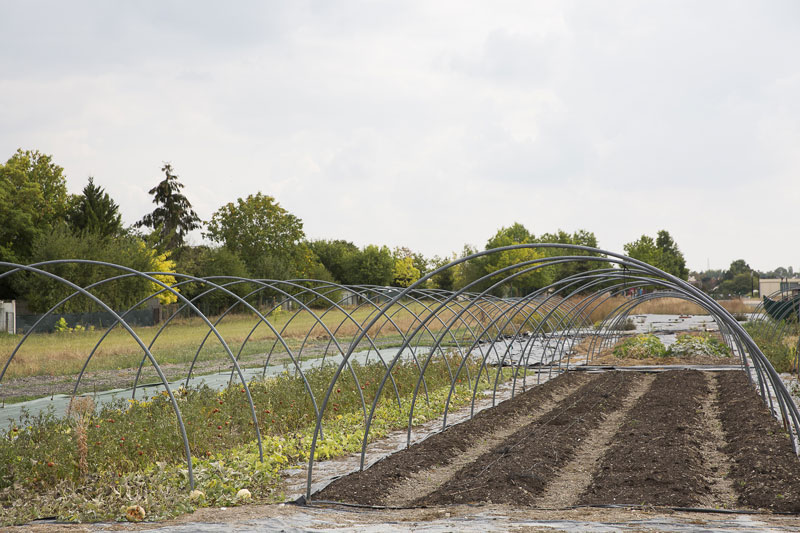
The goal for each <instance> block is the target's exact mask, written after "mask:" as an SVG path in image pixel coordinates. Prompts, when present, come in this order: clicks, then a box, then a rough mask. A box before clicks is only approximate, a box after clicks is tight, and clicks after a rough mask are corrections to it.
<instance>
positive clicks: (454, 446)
mask: <svg viewBox="0 0 800 533" xmlns="http://www.w3.org/2000/svg"><path fill="white" fill-rule="evenodd" d="M598 377H599V376H597V375H583V376H582V375H579V374H573V373H567V374H563V375H561V376H559V377H557V378H555V379H553V380H550V381H548V382H546V383H544V384H542V385H539V386H537V387H534V388H531V389H528V390H527V391H526V392H524V393H522V394H518V395H517V396H515V397H514V398H513V399H512V400H508V401H505V402H502V403H500V404H499V405H497V406H496V407H494V408H492V409H487V410H485V411H481V412H480V413H478V414H476V415H475V417H473V418H472V419H470V420H468V421H466V422H463V423H461V424H457V425H454V426H451V427H449V428H447V429H446V430H445V431H443V432H441V433H437V434H435V435H432V436H431V437H429V438H427V439H425V440H424V441H423V442H421V443H419V444H417V445H415V446H412V447H410V448H408V449H405V450H402V451H400V452H397V453H395V454H392V455H390V456H388V457H386V458H384V459H382V460H380V461H378V462H377V463H375V464H374V465H372V466H371V467H369V468H368V469H366V470H363V471H361V472H356V473H354V474H351V475H349V476H346V477H344V478H340V479H338V480H336V481H334V482H333V483H331V484H330V485H328V486H327V487H326V488H325V489H323V490H322V491H320V492H319V493H318V494H315V495H314V497H313V499H315V500H329V501H338V502H352V503H364V504H368V505H387V504H390V503H391V504H392V505H394V503H393V502H392V501H391V499H390V497H389V496H390V494H391V493H392V492H393V491H394V488H395V487H396V486H399V485H401V484H403V483H406V480H407V479H408V478H409V477H410V476H413V475H414V474H415V473H417V472H428V471H430V470H431V469H434V468H437V467H445V466H446V465H447V464H448V463H449V462H451V461H452V460H453V459H454V458H456V457H458V456H459V455H461V454H464V453H466V452H467V451H468V450H470V449H471V448H472V447H474V446H475V445H476V443H479V442H480V441H481V440H482V439H484V438H485V437H486V436H487V435H491V434H492V433H494V432H497V431H501V430H502V429H503V428H504V427H505V426H506V424H509V423H513V422H511V421H513V420H515V419H518V418H522V417H524V416H531V414H532V413H533V416H535V413H537V412H541V411H543V409H542V406H543V405H545V404H549V403H550V402H552V401H555V399H556V398H563V397H565V396H566V395H568V394H570V393H571V392H572V391H573V390H574V389H575V388H577V387H580V386H582V385H583V384H585V383H588V382H591V381H593V380H595V379H597V378H598ZM418 495H419V493H418ZM401 497H403V496H402V495H401Z"/></svg>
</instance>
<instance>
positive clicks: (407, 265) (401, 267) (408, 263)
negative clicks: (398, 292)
mask: <svg viewBox="0 0 800 533" xmlns="http://www.w3.org/2000/svg"><path fill="white" fill-rule="evenodd" d="M392 274H393V277H394V279H393V280H392V285H394V286H395V287H408V286H409V285H411V284H412V283H414V282H415V281H417V280H418V279H419V278H420V273H419V269H418V268H417V267H415V266H414V259H413V258H411V257H397V258H395V260H394V271H393V273H392Z"/></svg>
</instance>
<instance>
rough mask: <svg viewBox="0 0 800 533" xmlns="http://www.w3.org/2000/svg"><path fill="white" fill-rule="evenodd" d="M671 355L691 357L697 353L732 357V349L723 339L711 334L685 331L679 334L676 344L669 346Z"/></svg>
mask: <svg viewBox="0 0 800 533" xmlns="http://www.w3.org/2000/svg"><path fill="white" fill-rule="evenodd" d="M668 351H669V355H672V356H673V357H691V356H695V355H707V356H710V357H730V355H731V350H730V348H728V346H726V345H725V343H723V342H722V341H721V340H719V339H717V338H716V337H712V336H711V335H709V334H707V333H706V334H704V335H690V334H688V333H684V334H682V335H678V340H677V341H675V344H673V345H672V346H670V347H669V350H668Z"/></svg>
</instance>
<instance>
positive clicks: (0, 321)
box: [0, 300, 17, 333]
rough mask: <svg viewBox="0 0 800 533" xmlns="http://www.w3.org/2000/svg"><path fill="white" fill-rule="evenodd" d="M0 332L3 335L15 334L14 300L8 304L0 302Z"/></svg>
mask: <svg viewBox="0 0 800 533" xmlns="http://www.w3.org/2000/svg"><path fill="white" fill-rule="evenodd" d="M0 331H2V332H3V333H16V332H17V306H16V302H15V301H14V300H11V301H10V302H4V301H2V300H0Z"/></svg>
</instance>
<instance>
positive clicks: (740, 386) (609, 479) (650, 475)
mask: <svg viewBox="0 0 800 533" xmlns="http://www.w3.org/2000/svg"><path fill="white" fill-rule="evenodd" d="M641 379H643V378H642V374H641V373H637V372H606V373H602V374H589V373H572V372H569V373H567V374H565V375H562V376H561V377H559V378H557V379H555V380H552V381H550V382H548V383H546V384H544V385H540V386H538V387H535V388H533V389H531V390H529V391H527V392H525V393H523V394H521V395H518V396H517V397H516V398H514V399H513V400H509V401H507V402H503V403H501V404H500V405H499V406H497V407H495V408H493V409H489V410H486V411H483V412H481V413H479V414H478V415H476V416H475V417H474V418H473V419H472V420H470V421H467V422H464V423H462V424H458V425H456V426H453V427H451V428H448V430H446V431H444V432H442V433H439V434H437V435H434V436H432V437H430V438H428V439H426V440H425V441H423V442H421V443H419V444H417V445H415V446H412V447H411V448H409V449H407V450H403V451H401V452H398V453H396V454H394V455H391V456H389V457H387V458H386V459H384V460H382V461H379V462H378V463H376V464H375V465H373V466H372V467H370V468H368V469H367V470H365V471H363V472H359V473H356V474H352V475H350V476H346V477H344V478H341V479H338V480H336V481H335V482H334V483H332V484H331V485H329V486H328V487H327V488H326V489H324V490H323V491H321V492H320V493H318V494H316V495H314V497H313V498H312V499H314V500H329V501H341V502H351V503H360V504H370V505H392V504H393V503H394V502H396V501H401V500H399V499H398V498H400V494H405V492H404V491H406V492H407V491H408V487H409V486H412V491H411V492H412V495H411V498H410V499H408V500H405V501H411V500H413V498H414V497H416V496H417V495H416V494H414V490H413V487H417V485H416V483H418V482H419V480H422V479H436V480H437V481H436V482H435V483H432V482H430V481H426V483H428V484H429V486H428V488H427V489H426V490H421V491H420V492H422V494H419V497H418V499H417V500H416V501H415V502H414V504H415V505H423V506H427V505H441V504H457V503H472V502H491V503H499V504H508V505H517V506H525V507H535V506H537V505H540V502H541V501H542V499H541V496H542V494H543V493H545V492H546V491H547V490H548V487H554V486H555V485H556V484H554V483H551V482H552V481H553V480H555V479H559V480H560V481H563V480H564V479H570V478H569V477H568V476H567V477H564V476H561V477H559V476H560V474H561V472H562V471H563V470H562V469H563V467H564V466H565V465H567V464H568V463H569V464H571V463H570V461H571V460H572V459H575V458H580V457H583V456H584V455H586V453H585V450H583V449H582V448H581V446H584V442H585V441H586V440H587V437H588V436H589V435H591V434H593V433H592V432H593V431H595V430H597V431H600V429H602V428H600V426H601V424H602V422H603V421H604V419H606V418H607V416H608V415H610V414H611V413H613V412H619V410H620V409H622V408H623V405H626V407H625V409H626V410H627V411H626V412H627V414H626V415H624V418H623V420H622V423H621V425H620V426H619V427H620V429H619V430H618V431H617V432H616V435H615V436H614V438H613V440H612V441H611V442H612V444H611V445H610V447H609V448H608V449H607V450H606V451H605V453H604V454H603V456H602V457H601V459H600V461H598V462H596V463H595V462H594V460H593V461H592V463H591V464H587V465H586V471H588V472H591V471H592V470H594V473H593V475H592V482H591V483H590V484H589V487H588V488H587V489H586V490H585V491H584V489H583V487H585V484H584V485H581V486H575V487H573V488H572V490H573V491H574V492H573V494H579V493H581V492H582V491H583V492H582V494H581V496H580V498H579V502H580V503H582V504H614V503H616V504H644V505H654V506H668V507H693V506H706V505H717V504H716V503H713V502H719V501H733V493H732V491H731V488H730V484H729V483H727V481H726V482H725V483H720V480H726V479H728V480H730V481H732V482H733V486H734V489H735V490H736V492H737V494H738V498H739V505H740V506H741V507H742V508H750V509H756V508H759V509H768V510H772V511H790V512H800V460H798V458H797V456H796V455H795V454H794V452H793V451H792V447H791V444H790V441H789V439H788V436H787V434H786V432H785V431H784V430H783V429H782V427H781V426H780V425H779V424H778V423H777V422H776V420H775V419H774V418H773V417H772V415H771V414H770V412H769V411H768V409H766V408H765V406H764V404H763V402H762V401H761V398H760V397H759V395H758V394H757V392H756V391H755V389H754V388H753V387H752V385H751V384H750V383H749V382H748V380H747V377H746V375H745V374H744V373H743V372H738V371H722V372H715V373H714V374H709V373H705V374H704V373H702V372H698V371H695V370H683V371H671V372H663V373H659V374H657V375H656V378H655V379H654V380H653V381H652V384H651V385H650V387H649V388H648V389H646V391H645V392H644V394H643V395H642V396H641V397H640V398H639V399H638V400H636V401H635V402H634V403H633V404H632V407H631V402H632V401H633V399H632V398H630V399H629V400H628V401H627V404H626V403H625V398H626V397H627V396H630V395H631V394H632V391H633V390H634V389H638V390H639V392H637V394H641V390H642V388H643V387H644V386H645V384H643V383H640V382H639V381H637V380H641ZM712 379H716V382H715V381H710V380H712ZM637 384H640V385H641V386H637ZM714 384H716V390H717V392H716V393H714V392H713V387H709V385H714ZM565 388H568V389H569V390H571V392H569V391H568V390H565ZM715 394H718V396H717V397H718V401H717V402H714V401H713V399H712V398H714V397H715ZM548 399H550V400H551V401H550V402H549V406H548V408H547V409H542V408H541V407H540V408H539V409H538V410H537V406H541V404H542V402H544V401H547V400H548ZM628 409H629V410H628ZM617 416H619V415H617ZM709 417H710V418H709ZM709 420H715V421H716V420H718V421H719V423H717V422H714V423H715V424H718V425H717V426H716V427H719V424H721V426H722V430H721V431H720V430H716V431H709V425H708V424H709ZM514 428H519V429H516V430H515V429H514ZM503 430H505V431H503ZM608 430H609V429H603V431H608ZM723 433H724V438H723ZM509 434H510V436H506V435H509ZM496 443H500V444H498V445H495V444H496ZM482 448H483V449H482ZM486 450H488V451H486ZM703 450H706V453H707V454H709V455H708V456H704V455H703ZM709 450H711V451H710V452H709ZM472 457H475V459H472ZM575 460H577V459H575ZM451 463H452V464H451ZM448 464H449V465H450V466H449V467H446V468H444V469H440V468H437V467H440V466H443V465H448ZM573 466H574V465H573ZM570 468H572V466H570ZM720 472H722V473H720ZM725 472H729V474H728V476H727V478H726V477H723V476H724V473H725ZM437 476H439V477H437ZM584 479H585V478H584ZM404 482H405V484H404ZM584 483H585V482H584ZM723 485H724V486H725V488H723ZM559 490H561V489H559ZM564 490H566V491H569V490H570V488H569V487H566V488H565V489H564ZM428 491H432V492H430V493H429V494H425V493H426V492H428ZM726 491H727V492H726ZM723 492H726V493H725V494H723ZM404 497H405V496H404ZM709 502H711V503H709Z"/></svg>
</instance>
